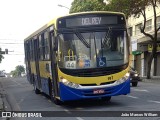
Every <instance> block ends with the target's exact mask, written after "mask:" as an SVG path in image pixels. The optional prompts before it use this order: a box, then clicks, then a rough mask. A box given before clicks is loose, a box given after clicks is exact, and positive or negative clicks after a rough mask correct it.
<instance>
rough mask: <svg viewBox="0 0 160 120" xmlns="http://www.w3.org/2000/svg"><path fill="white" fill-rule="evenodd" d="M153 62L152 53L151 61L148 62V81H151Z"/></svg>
mask: <svg viewBox="0 0 160 120" xmlns="http://www.w3.org/2000/svg"><path fill="white" fill-rule="evenodd" d="M152 60H153V53H151V55H150V57H149V60H148V69H147V79H151V65H152Z"/></svg>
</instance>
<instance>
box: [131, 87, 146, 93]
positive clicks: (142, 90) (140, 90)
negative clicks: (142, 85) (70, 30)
mask: <svg viewBox="0 0 160 120" xmlns="http://www.w3.org/2000/svg"><path fill="white" fill-rule="evenodd" d="M132 90H133V91H138V92H149V91H148V90H145V89H135V88H132Z"/></svg>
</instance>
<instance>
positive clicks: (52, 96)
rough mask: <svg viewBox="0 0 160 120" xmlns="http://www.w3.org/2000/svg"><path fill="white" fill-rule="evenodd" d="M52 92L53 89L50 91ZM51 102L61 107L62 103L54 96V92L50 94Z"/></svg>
mask: <svg viewBox="0 0 160 120" xmlns="http://www.w3.org/2000/svg"><path fill="white" fill-rule="evenodd" d="M50 90H51V89H50ZM50 97H51V101H52V102H53V103H54V104H56V105H61V104H62V101H60V100H59V99H57V98H56V96H55V95H54V94H53V91H52V90H51V92H50Z"/></svg>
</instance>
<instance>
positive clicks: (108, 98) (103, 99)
mask: <svg viewBox="0 0 160 120" xmlns="http://www.w3.org/2000/svg"><path fill="white" fill-rule="evenodd" d="M101 100H102V101H103V102H109V101H110V100H111V96H109V97H102V98H101Z"/></svg>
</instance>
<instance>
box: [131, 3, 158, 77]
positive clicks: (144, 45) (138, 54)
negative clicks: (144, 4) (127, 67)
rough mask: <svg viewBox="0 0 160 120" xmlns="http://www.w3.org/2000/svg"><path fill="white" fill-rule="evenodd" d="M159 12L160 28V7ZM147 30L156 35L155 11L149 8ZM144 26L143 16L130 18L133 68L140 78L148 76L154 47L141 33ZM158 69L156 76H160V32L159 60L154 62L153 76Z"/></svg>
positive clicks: (147, 10)
mask: <svg viewBox="0 0 160 120" xmlns="http://www.w3.org/2000/svg"><path fill="white" fill-rule="evenodd" d="M156 11H157V26H158V27H160V6H159V7H158V8H157V9H156ZM146 17H147V22H146V28H145V31H146V32H148V33H150V34H154V16H153V9H152V7H151V6H149V7H148V8H147V9H146ZM141 25H143V16H140V17H139V18H134V17H133V16H131V17H130V18H128V29H129V34H130V37H131V49H132V56H133V57H132V66H133V67H134V68H135V69H136V70H137V71H138V72H139V73H140V76H142V77H145V76H146V75H147V67H148V59H149V55H150V52H151V50H152V46H151V45H150V43H151V42H152V41H151V39H150V38H149V37H146V36H145V35H143V34H142V33H141V32H140V29H139V27H140V26H141ZM155 67H156V72H155V73H156V74H155V75H156V76H160V31H158V42H157V60H156V59H155V60H153V62H152V67H151V76H153V75H154V68H155Z"/></svg>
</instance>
